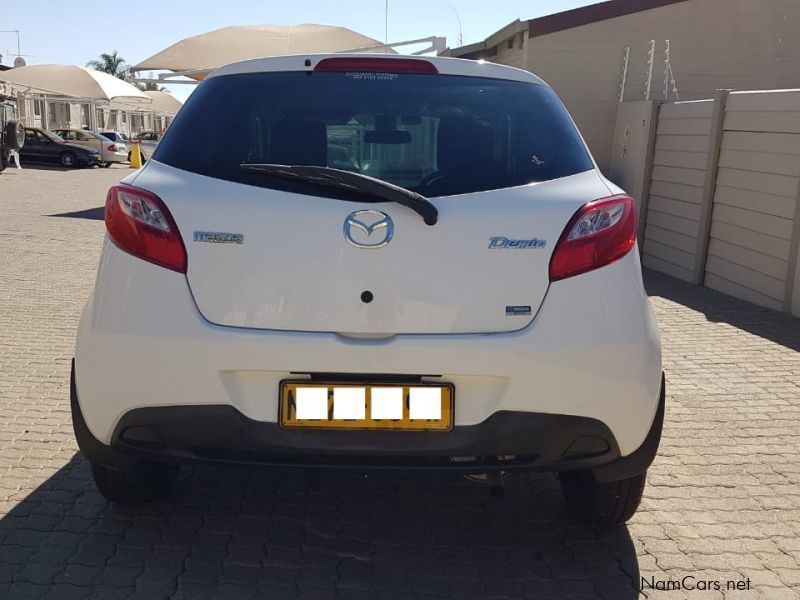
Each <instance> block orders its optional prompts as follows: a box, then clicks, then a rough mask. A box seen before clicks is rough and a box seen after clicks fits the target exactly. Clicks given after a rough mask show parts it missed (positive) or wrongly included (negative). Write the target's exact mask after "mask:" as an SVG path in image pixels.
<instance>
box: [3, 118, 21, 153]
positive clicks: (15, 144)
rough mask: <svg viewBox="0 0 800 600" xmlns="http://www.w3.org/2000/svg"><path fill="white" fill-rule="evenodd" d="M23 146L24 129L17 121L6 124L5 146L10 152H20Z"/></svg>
mask: <svg viewBox="0 0 800 600" xmlns="http://www.w3.org/2000/svg"><path fill="white" fill-rule="evenodd" d="M24 145H25V127H23V126H22V123H20V122H19V121H9V122H8V123H6V146H8V147H9V148H11V149H12V150H21V149H22V147H23V146H24Z"/></svg>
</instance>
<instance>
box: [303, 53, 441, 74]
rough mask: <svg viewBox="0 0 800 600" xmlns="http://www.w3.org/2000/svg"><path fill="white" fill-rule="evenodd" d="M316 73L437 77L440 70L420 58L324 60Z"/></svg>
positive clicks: (345, 58) (315, 68)
mask: <svg viewBox="0 0 800 600" xmlns="http://www.w3.org/2000/svg"><path fill="white" fill-rule="evenodd" d="M314 71H328V72H331V71H353V72H362V73H410V74H418V75H436V74H438V73H439V69H437V68H436V65H434V64H433V63H432V62H429V61H427V60H422V59H419V58H375V57H369V58H366V57H365V58H352V57H342V58H323V59H322V60H321V61H319V62H318V63H317V66H316V67H314Z"/></svg>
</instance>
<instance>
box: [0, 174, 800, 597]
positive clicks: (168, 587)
mask: <svg viewBox="0 0 800 600" xmlns="http://www.w3.org/2000/svg"><path fill="white" fill-rule="evenodd" d="M126 172H127V170H123V169H122V168H112V169H110V170H98V169H95V170H90V171H74V172H62V171H58V170H43V169H29V170H25V171H22V172H18V171H16V170H13V169H12V170H10V171H7V172H6V173H4V174H2V175H0V598H2V599H15V600H16V599H23V598H53V599H67V600H69V599H73V598H74V599H78V598H98V599H103V600H106V599H108V600H111V599H115V598H145V599H148V600H149V599H159V598H172V599H191V600H195V599H203V598H269V599H280V598H298V597H301V598H320V599H322V598H365V599H374V598H416V597H419V598H439V597H450V598H457V599H461V598H523V597H531V598H608V599H613V600H618V599H623V600H624V599H628V598H636V597H637V592H636V591H635V589H634V586H638V585H641V581H642V578H644V579H646V580H647V581H650V580H651V578H654V579H653V581H654V583H655V582H656V581H662V582H663V581H666V580H668V579H669V578H670V577H671V578H673V579H678V580H680V579H682V578H684V577H686V576H691V577H693V578H694V579H693V580H692V581H693V582H694V583H695V585H698V584H699V583H700V582H701V581H706V580H709V581H712V582H715V581H718V582H721V583H722V586H723V591H714V590H712V591H691V592H686V591H652V590H647V589H646V590H645V594H646V595H647V596H648V597H650V598H656V599H664V600H667V599H672V598H684V597H688V598H692V599H694V598H697V599H703V600H705V599H713V598H722V597H726V598H731V599H737V598H763V599H766V600H780V599H782V598H800V595H798V592H797V590H798V589H800V354H799V353H798V349H799V348H800V321H798V320H795V319H791V318H789V317H786V316H784V315H780V314H777V313H773V312H770V311H767V310H763V309H759V308H756V307H754V306H752V305H750V304H746V303H743V302H739V301H736V300H733V299H730V298H727V297H725V296H722V295H719V294H715V293H713V292H710V291H708V290H703V289H699V288H694V287H691V286H687V285H684V284H682V283H679V282H677V281H675V280H672V279H669V278H666V277H662V276H658V275H655V274H648V276H647V283H648V289H649V291H650V293H651V296H652V302H653V307H654V309H655V311H656V313H657V317H658V320H659V322H660V324H661V328H662V333H663V339H664V349H665V367H666V369H667V380H668V409H667V424H666V433H665V439H664V442H663V444H662V450H661V454H660V456H659V457H658V459H657V461H656V464H655V465H654V466H653V468H652V470H651V476H650V480H649V485H648V487H647V491H646V497H645V499H644V501H643V505H642V509H641V510H640V512H639V513H638V514H637V515H636V517H635V518H634V519H633V521H632V522H631V523H630V525H629V527H627V528H621V529H618V530H616V531H614V532H612V533H599V532H597V531H595V530H593V529H590V528H587V527H584V526H583V525H581V524H580V523H578V522H576V521H575V520H573V519H572V518H570V517H569V516H568V515H567V514H566V512H565V509H564V505H563V503H562V500H561V498H560V495H559V492H558V487H557V482H556V480H555V478H554V477H553V476H551V475H534V476H529V477H527V478H525V477H521V476H519V477H514V478H512V479H510V480H509V483H508V493H507V495H506V497H505V498H503V499H500V500H498V499H493V498H489V497H488V496H487V494H486V491H485V489H483V488H481V487H478V486H475V485H474V484H471V483H469V482H466V481H463V480H460V479H457V478H452V477H447V478H441V477H437V478H426V479H419V478H413V477H400V476H396V475H394V476H380V477H375V476H372V477H370V478H367V479H364V478H358V477H355V476H342V475H336V476H334V475H330V476H324V477H323V476H316V477H311V476H308V475H304V474H300V473H294V474H291V473H289V474H287V473H271V472H264V471H262V470H256V469H244V468H240V469H234V468H231V469H220V468H195V469H187V470H185V471H184V474H183V475H182V478H181V480H180V482H179V486H178V491H177V494H176V496H175V498H174V499H172V500H171V501H169V502H168V503H165V504H158V505H152V506H148V507H146V508H144V509H141V510H138V511H133V510H127V509H122V508H118V507H114V506H112V507H109V506H107V505H106V504H105V502H104V501H103V499H102V498H101V497H100V495H99V494H98V493H97V492H96V491H95V489H94V487H93V485H92V483H91V481H90V476H89V471H88V468H87V465H86V463H85V461H84V460H82V459H81V457H80V456H79V455H77V454H76V446H75V443H74V441H73V438H72V430H71V424H70V416H69V404H68V391H69V388H68V373H69V364H70V358H71V357H72V350H73V341H74V332H75V326H76V322H77V318H78V315H79V312H80V310H81V308H82V305H83V303H84V302H85V300H86V297H87V295H88V293H89V289H90V286H91V284H92V281H93V276H94V271H95V266H96V261H97V256H98V252H99V250H100V244H101V239H102V234H103V224H102V221H100V220H97V219H98V218H100V217H101V214H102V213H101V210H100V209H99V207H100V206H101V205H102V203H103V198H104V191H105V189H106V188H107V186H108V185H109V184H110V183H112V182H113V181H115V180H117V179H118V178H119V177H121V176H122V175H124V174H125V173H126ZM748 579H749V580H750V585H751V589H750V590H749V591H725V590H724V586H725V584H726V582H727V581H728V580H731V581H734V582H739V581H746V580H748ZM712 586H713V584H712Z"/></svg>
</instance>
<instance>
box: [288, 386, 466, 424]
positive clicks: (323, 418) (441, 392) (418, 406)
mask: <svg viewBox="0 0 800 600" xmlns="http://www.w3.org/2000/svg"><path fill="white" fill-rule="evenodd" d="M280 391H281V404H280V424H281V427H287V428H314V429H387V430H403V431H415V430H416V431H430V430H433V431H450V430H451V429H453V400H454V397H455V389H454V387H453V385H452V384H450V383H435V384H434V383H416V384H405V383H379V384H378V383H358V382H356V383H341V382H335V383H326V382H319V381H313V382H312V381H282V382H281V390H280Z"/></svg>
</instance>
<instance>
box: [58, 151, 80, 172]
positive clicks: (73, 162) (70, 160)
mask: <svg viewBox="0 0 800 600" xmlns="http://www.w3.org/2000/svg"><path fill="white" fill-rule="evenodd" d="M60 160H61V166H62V167H66V168H67V169H72V168H73V167H76V166H78V157H77V156H75V153H74V152H62V153H61V157H60Z"/></svg>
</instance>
